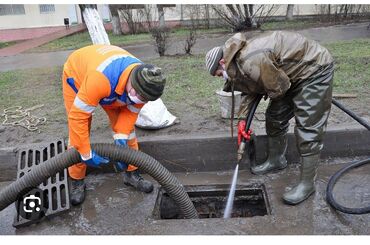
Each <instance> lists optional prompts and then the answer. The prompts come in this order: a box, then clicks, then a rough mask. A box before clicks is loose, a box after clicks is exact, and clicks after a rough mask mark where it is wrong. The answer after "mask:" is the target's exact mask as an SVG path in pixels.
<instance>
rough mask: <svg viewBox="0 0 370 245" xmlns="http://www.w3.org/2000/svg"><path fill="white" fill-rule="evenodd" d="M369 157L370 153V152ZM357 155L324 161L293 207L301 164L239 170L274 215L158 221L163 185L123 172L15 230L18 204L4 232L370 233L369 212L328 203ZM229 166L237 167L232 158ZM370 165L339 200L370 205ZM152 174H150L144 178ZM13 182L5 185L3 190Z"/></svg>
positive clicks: (202, 177)
mask: <svg viewBox="0 0 370 245" xmlns="http://www.w3.org/2000/svg"><path fill="white" fill-rule="evenodd" d="M366 157H370V156H366ZM363 158H365V156H361V157H357V158H332V159H323V160H322V161H321V163H320V166H319V169H318V178H317V181H316V189H317V191H316V193H315V194H313V195H312V196H311V197H310V198H309V199H308V200H306V201H305V202H303V203H301V204H299V205H297V206H289V205H285V204H283V202H282V199H281V197H282V194H283V193H284V191H285V190H286V187H287V186H292V185H293V184H294V183H295V182H296V181H297V180H298V178H299V165H296V164H291V165H289V166H288V168H287V169H285V170H283V171H281V172H278V173H274V174H268V175H266V176H255V175H252V174H251V173H250V172H249V171H248V170H241V171H240V172H239V179H238V184H239V185H248V184H251V183H263V184H264V185H265V188H266V192H267V195H268V199H269V204H270V206H271V215H266V216H258V217H257V216H255V217H251V218H232V219H227V220H225V219H219V218H212V219H192V220H157V219H155V218H154V216H153V210H154V206H155V202H156V199H157V194H158V190H159V186H158V185H156V187H155V189H154V191H153V193H150V194H144V193H140V192H137V191H135V190H134V189H133V188H131V187H127V186H124V185H123V183H122V180H121V176H120V175H119V174H113V173H109V174H97V175H89V176H88V177H87V179H86V180H87V197H86V200H85V202H84V203H83V205H81V206H79V207H73V208H72V209H71V210H69V211H67V212H65V213H63V214H61V215H59V216H56V217H53V218H48V219H45V220H44V221H42V222H41V223H39V224H35V225H32V226H30V227H25V228H20V229H14V228H13V227H12V226H11V224H12V222H13V218H14V212H15V208H14V206H9V207H8V208H7V209H5V210H3V211H1V212H0V234H9V235H10V234H22V235H31V234H32V235H33V234H44V235H49V234H135V235H136V234H140V235H144V234H145V235H146V234H155V235H158V234H183V235H185V234H229V235H232V234H235V235H237V234H238V235H241V234H332V235H334V234H364V235H369V234H370V214H366V215H349V214H343V213H340V212H336V211H334V210H333V209H332V208H330V207H329V206H328V204H327V203H326V201H325V192H326V185H327V182H328V180H329V178H330V176H331V175H333V174H334V173H335V172H336V171H337V170H339V169H340V168H341V167H343V166H344V165H346V164H347V162H348V161H350V160H359V159H363ZM225 164H230V169H233V168H234V164H235V163H233V162H225ZM369 173H370V166H369V165H367V166H364V167H361V168H359V169H356V170H354V171H351V172H350V173H348V174H346V175H345V177H344V178H343V179H341V180H340V182H338V184H337V185H336V187H335V189H334V192H335V197H336V198H337V199H338V201H339V202H341V203H342V204H345V205H349V206H354V207H355V206H360V205H362V206H365V205H367V206H368V205H369V204H370V196H369V190H370V174H369ZM232 174H233V173H232V171H218V172H192V173H188V172H181V173H180V172H179V173H176V174H175V175H176V177H177V178H178V179H179V180H180V182H182V183H183V184H184V185H185V186H187V185H217V184H229V183H230V181H231V178H232ZM145 177H146V178H149V179H150V177H148V176H145ZM7 184H9V182H2V183H0V188H3V187H4V186H6V185H7Z"/></svg>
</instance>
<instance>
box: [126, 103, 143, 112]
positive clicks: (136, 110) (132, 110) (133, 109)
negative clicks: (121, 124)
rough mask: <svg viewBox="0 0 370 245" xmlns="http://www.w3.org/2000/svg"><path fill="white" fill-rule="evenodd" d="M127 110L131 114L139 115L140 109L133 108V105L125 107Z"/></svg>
mask: <svg viewBox="0 0 370 245" xmlns="http://www.w3.org/2000/svg"><path fill="white" fill-rule="evenodd" d="M127 109H129V110H130V111H131V112H133V113H139V112H140V109H139V108H136V107H135V106H133V105H128V106H127Z"/></svg>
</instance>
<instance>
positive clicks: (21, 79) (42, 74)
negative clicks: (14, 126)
mask: <svg viewBox="0 0 370 245" xmlns="http://www.w3.org/2000/svg"><path fill="white" fill-rule="evenodd" d="M61 74H62V67H52V68H38V69H27V70H17V71H7V72H0V97H1V100H0V113H2V112H3V110H4V109H5V108H8V107H11V106H22V107H23V109H25V108H30V107H32V106H35V105H39V104H44V107H43V108H42V114H43V116H47V118H48V120H49V121H50V120H51V121H53V120H54V119H55V120H59V119H60V118H61V117H64V104H63V97H62V84H61Z"/></svg>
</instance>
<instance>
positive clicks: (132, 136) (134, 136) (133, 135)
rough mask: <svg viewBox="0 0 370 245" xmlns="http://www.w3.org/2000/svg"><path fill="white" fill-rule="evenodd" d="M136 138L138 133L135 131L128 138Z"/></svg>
mask: <svg viewBox="0 0 370 245" xmlns="http://www.w3.org/2000/svg"><path fill="white" fill-rule="evenodd" d="M135 138H136V133H135V131H133V132H132V133H131V134H130V135H129V136H128V139H129V140H132V139H135Z"/></svg>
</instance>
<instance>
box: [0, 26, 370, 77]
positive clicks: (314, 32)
mask: <svg viewBox="0 0 370 245" xmlns="http://www.w3.org/2000/svg"><path fill="white" fill-rule="evenodd" d="M368 25H369V23H368V22H367V23H356V24H348V25H338V26H330V27H320V28H310V29H305V30H300V31H297V32H299V33H301V34H303V35H305V36H306V37H308V38H311V39H314V40H317V41H319V42H321V43H327V42H333V41H339V40H351V39H357V38H370V30H369V29H367V26H368ZM258 33H259V31H254V32H249V34H250V35H256V34H258ZM231 35H232V34H228V35H225V34H222V35H219V34H218V35H212V36H207V37H200V38H198V40H197V42H196V44H195V46H194V47H193V53H194V54H200V53H205V52H206V51H207V50H209V49H210V48H212V47H214V46H219V45H223V44H224V43H225V41H226V40H227V39H228V38H229V37H230V36H231ZM123 48H125V49H127V50H128V51H129V52H130V53H132V54H134V55H135V56H136V57H138V58H139V59H142V60H147V59H151V58H155V57H158V54H156V53H155V51H154V47H153V46H152V45H150V44H141V45H133V46H124V47H123ZM183 49H184V41H182V40H177V39H176V40H174V41H172V42H171V44H170V48H169V51H168V53H169V54H170V55H174V54H183V53H184V51H183ZM71 52H73V50H68V51H58V52H50V53H27V54H18V55H14V56H9V57H3V58H1V60H0V71H8V70H15V69H28V68H39V67H53V66H60V65H63V64H64V62H65V60H66V59H67V57H68V56H69V54H70V53H71Z"/></svg>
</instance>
